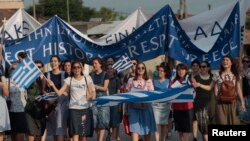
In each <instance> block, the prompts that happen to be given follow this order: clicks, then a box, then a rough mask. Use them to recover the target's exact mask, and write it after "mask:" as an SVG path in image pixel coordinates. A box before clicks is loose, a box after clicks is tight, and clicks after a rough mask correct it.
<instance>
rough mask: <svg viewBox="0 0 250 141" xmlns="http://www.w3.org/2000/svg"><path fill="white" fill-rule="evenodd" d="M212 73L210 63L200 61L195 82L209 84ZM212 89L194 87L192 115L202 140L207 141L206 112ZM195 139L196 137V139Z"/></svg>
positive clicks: (207, 116)
mask: <svg viewBox="0 0 250 141" xmlns="http://www.w3.org/2000/svg"><path fill="white" fill-rule="evenodd" d="M212 77H213V75H212V73H211V67H210V64H209V63H208V62H207V61H203V62H201V63H200V73H199V74H198V75H196V76H195V77H194V79H195V80H196V82H199V83H201V84H204V85H209V84H210V83H211V82H212ZM212 95H213V93H212V91H211V90H210V91H206V90H203V89H201V88H197V89H196V96H195V99H194V116H195V118H194V119H196V121H197V125H198V129H199V131H200V132H201V134H202V137H203V141H208V124H209V119H210V115H209V113H208V110H209V104H210V101H211V99H212ZM196 140H197V139H196Z"/></svg>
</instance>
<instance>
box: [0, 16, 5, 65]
mask: <svg viewBox="0 0 250 141" xmlns="http://www.w3.org/2000/svg"><path fill="white" fill-rule="evenodd" d="M2 22H3V28H2V31H1V35H2V36H1V37H2V38H1V46H0V62H2V61H3V60H2V57H3V56H2V53H3V46H4V36H5V35H4V33H5V32H4V30H5V22H6V18H5V17H4V20H3V21H2Z"/></svg>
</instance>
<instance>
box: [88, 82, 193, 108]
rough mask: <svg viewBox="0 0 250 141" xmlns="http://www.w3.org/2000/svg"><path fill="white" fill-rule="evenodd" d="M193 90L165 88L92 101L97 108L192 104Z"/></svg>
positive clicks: (189, 88)
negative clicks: (168, 103) (137, 104)
mask: <svg viewBox="0 0 250 141" xmlns="http://www.w3.org/2000/svg"><path fill="white" fill-rule="evenodd" d="M193 99H194V88H193V87H192V86H190V85H187V86H183V87H180V88H166V89H164V90H159V91H137V92H128V93H122V94H113V95H110V96H102V97H98V98H96V99H94V100H93V101H92V102H93V103H94V105H96V106H97V107H102V106H104V107H105V106H115V105H118V104H120V103H129V102H133V103H152V102H167V101H168V102H175V103H178V102H192V101H193Z"/></svg>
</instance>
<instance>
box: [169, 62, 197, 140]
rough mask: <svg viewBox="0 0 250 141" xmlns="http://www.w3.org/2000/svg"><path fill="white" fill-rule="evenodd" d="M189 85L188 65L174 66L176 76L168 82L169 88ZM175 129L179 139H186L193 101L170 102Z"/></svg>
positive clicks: (190, 126)
mask: <svg viewBox="0 0 250 141" xmlns="http://www.w3.org/2000/svg"><path fill="white" fill-rule="evenodd" d="M186 85H191V76H190V75H189V74H188V67H187V66H186V65H184V64H178V65H177V66H176V76H175V78H174V79H173V80H171V82H170V83H169V87H170V88H178V87H182V86H186ZM171 106H172V109H173V117H174V125H175V129H176V130H177V131H178V134H179V137H180V140H181V141H188V140H189V137H190V135H191V133H192V122H193V102H177V103H176V102H172V105H171Z"/></svg>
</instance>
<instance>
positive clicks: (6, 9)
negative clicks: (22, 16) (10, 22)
mask: <svg viewBox="0 0 250 141" xmlns="http://www.w3.org/2000/svg"><path fill="white" fill-rule="evenodd" d="M19 8H24V3H23V0H0V20H1V22H2V20H3V19H4V18H6V19H9V18H10V17H11V16H12V15H13V14H14V13H15V12H16V10H17V9H19ZM0 25H2V23H0Z"/></svg>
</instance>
